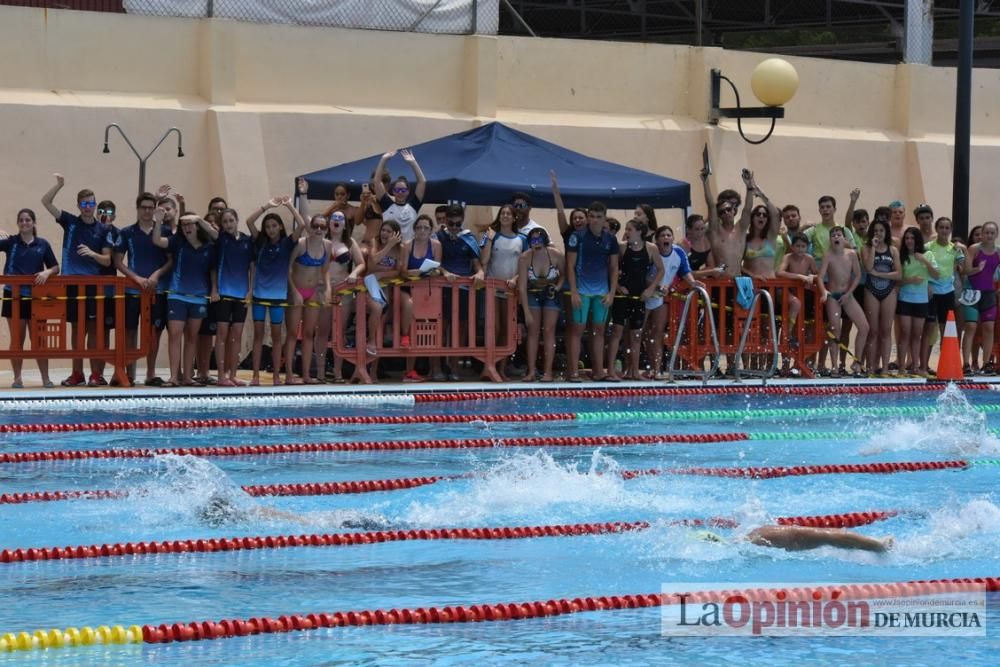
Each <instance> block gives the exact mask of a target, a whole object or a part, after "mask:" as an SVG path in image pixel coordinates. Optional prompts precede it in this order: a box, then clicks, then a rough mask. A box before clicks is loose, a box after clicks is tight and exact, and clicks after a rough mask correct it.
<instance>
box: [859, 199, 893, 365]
mask: <svg viewBox="0 0 1000 667" xmlns="http://www.w3.org/2000/svg"><path fill="white" fill-rule="evenodd" d="M861 259H862V262H864V269H865V273H866V274H867V276H868V277H867V279H866V282H865V292H866V293H865V317H866V318H867V319H868V332H869V333H868V353H867V356H868V370H869V371H870V372H873V373H874V375H876V376H879V377H880V376H881V375H882V369H883V368H888V366H889V358H890V355H891V354H892V323H893V319H894V318H895V315H896V281H898V280H899V279H900V278H901V277H902V272H901V271H900V269H899V251H898V250H897V249H896V248H895V247H893V245H892V232H891V231H890V230H889V222H888V220H887V219H886V218H884V217H883V216H881V215H879V212H878V211H876V213H875V220H874V221H872V223H871V224H870V225H868V239H867V240H866V242H865V247H864V248H862V249H861Z"/></svg>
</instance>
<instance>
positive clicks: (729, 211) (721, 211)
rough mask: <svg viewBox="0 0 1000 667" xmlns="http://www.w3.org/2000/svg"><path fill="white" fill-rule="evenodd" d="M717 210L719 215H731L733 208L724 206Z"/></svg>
mask: <svg viewBox="0 0 1000 667" xmlns="http://www.w3.org/2000/svg"><path fill="white" fill-rule="evenodd" d="M717 210H718V212H719V213H720V214H722V213H732V212H733V207H732V206H725V207H723V208H720V209H717Z"/></svg>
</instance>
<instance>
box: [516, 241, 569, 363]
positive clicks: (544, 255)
mask: <svg viewBox="0 0 1000 667" xmlns="http://www.w3.org/2000/svg"><path fill="white" fill-rule="evenodd" d="M565 267H566V258H565V256H564V255H563V253H562V251H560V250H556V249H555V248H552V247H549V234H548V232H546V231H545V229H544V228H541V227H538V228H536V229H532V230H531V231H530V232H529V233H528V249H527V250H525V251H524V252H523V253H521V259H519V260H518V264H517V274H518V279H517V285H518V291H519V292H520V295H521V308H522V309H523V310H524V324H525V326H526V327H527V329H528V332H527V338H526V340H525V351H526V352H527V357H528V372H527V374H526V375H525V376H524V381H525V382H533V381H534V379H535V363H536V361H537V360H538V336H539V332H540V331H541V329H542V328H543V327H544V329H545V341H544V343H545V348H544V353H543V362H542V364H543V365H542V369H543V370H542V379H541V381H542V382H552V362H553V360H554V359H555V355H556V324H557V323H558V322H559V314H560V312H561V311H562V298H561V296H560V294H559V292H560V290H561V289H562V286H563V280H564V278H565V273H566V271H565Z"/></svg>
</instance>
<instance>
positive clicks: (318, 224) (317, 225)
mask: <svg viewBox="0 0 1000 667" xmlns="http://www.w3.org/2000/svg"><path fill="white" fill-rule="evenodd" d="M310 227H312V228H313V229H326V223H324V222H314V223H312V225H310Z"/></svg>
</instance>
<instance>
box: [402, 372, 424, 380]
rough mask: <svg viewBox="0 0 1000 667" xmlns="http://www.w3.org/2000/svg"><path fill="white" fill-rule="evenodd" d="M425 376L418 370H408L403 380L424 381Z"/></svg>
mask: <svg viewBox="0 0 1000 667" xmlns="http://www.w3.org/2000/svg"><path fill="white" fill-rule="evenodd" d="M423 381H424V378H423V376H422V375H420V373H418V372H416V371H406V372H405V373H403V382H423Z"/></svg>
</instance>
